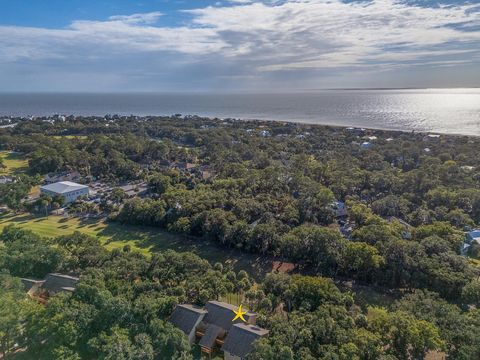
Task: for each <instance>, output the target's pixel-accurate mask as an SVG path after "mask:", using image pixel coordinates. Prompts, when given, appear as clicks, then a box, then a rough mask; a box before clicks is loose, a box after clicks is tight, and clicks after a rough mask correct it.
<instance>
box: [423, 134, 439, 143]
mask: <svg viewBox="0 0 480 360" xmlns="http://www.w3.org/2000/svg"><path fill="white" fill-rule="evenodd" d="M423 141H425V142H439V141H440V135H438V134H428V135H425V136H424V137H423Z"/></svg>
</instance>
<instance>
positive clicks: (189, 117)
mask: <svg viewBox="0 0 480 360" xmlns="http://www.w3.org/2000/svg"><path fill="white" fill-rule="evenodd" d="M55 115H59V113H52V114H49V115H28V116H18V115H3V116H0V118H21V119H22V120H30V119H29V118H31V117H34V118H36V117H38V118H48V117H53V116H55ZM61 116H67V117H68V116H75V117H86V118H89V117H98V118H104V117H105V116H106V115H105V114H104V115H92V114H89V115H85V114H83V115H82V114H69V115H65V114H62V115H61ZM111 116H120V117H129V116H135V117H139V118H140V119H141V118H149V117H159V118H171V117H174V115H172V114H170V115H165V114H163V115H161V114H160V115H152V114H148V115H143V114H142V115H139V114H133V113H129V114H127V113H115V114H111ZM195 118H199V119H203V120H209V121H235V122H240V121H241V122H265V123H281V124H299V125H302V126H318V127H332V128H337V129H347V128H355V129H365V130H370V131H385V132H394V133H408V134H412V133H414V134H423V135H428V134H437V135H443V136H455V137H462V136H465V137H474V138H480V133H479V134H464V133H456V132H446V131H441V130H426V129H425V130H423V129H420V130H417V129H397V128H389V127H375V126H373V127H372V126H362V125H355V124H337V123H334V122H332V123H329V122H326V123H318V122H315V123H314V122H309V121H307V120H301V119H300V120H279V119H272V118H266V119H262V118H243V117H219V116H212V115H199V114H185V115H184V114H182V117H180V118H179V120H183V121H189V120H192V119H193V120H194V119H195ZM140 119H137V120H140ZM4 127H13V124H12V125H8V126H4ZM479 131H480V130H479Z"/></svg>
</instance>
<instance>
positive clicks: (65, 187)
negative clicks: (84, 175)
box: [40, 181, 88, 194]
mask: <svg viewBox="0 0 480 360" xmlns="http://www.w3.org/2000/svg"><path fill="white" fill-rule="evenodd" d="M40 189H42V190H47V191H52V192H54V193H57V194H66V193H69V192H72V191H76V190H83V189H88V186H86V185H82V184H77V183H74V182H71V181H60V182H57V183H53V184H48V185H44V186H42V187H40Z"/></svg>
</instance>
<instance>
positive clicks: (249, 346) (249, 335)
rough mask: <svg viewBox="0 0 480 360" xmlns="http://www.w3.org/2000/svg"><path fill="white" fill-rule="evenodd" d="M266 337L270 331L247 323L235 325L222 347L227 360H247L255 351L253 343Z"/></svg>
mask: <svg viewBox="0 0 480 360" xmlns="http://www.w3.org/2000/svg"><path fill="white" fill-rule="evenodd" d="M266 335H268V330H265V329H262V328H260V327H258V326H255V325H249V324H245V323H243V324H235V325H233V326H232V328H231V330H230V331H229V333H228V335H227V337H226V338H225V343H224V344H223V346H222V351H223V353H224V355H225V360H241V359H245V358H246V356H247V355H248V354H249V353H250V352H251V351H252V350H253V343H254V342H255V341H256V340H258V339H260V338H261V337H263V336H266Z"/></svg>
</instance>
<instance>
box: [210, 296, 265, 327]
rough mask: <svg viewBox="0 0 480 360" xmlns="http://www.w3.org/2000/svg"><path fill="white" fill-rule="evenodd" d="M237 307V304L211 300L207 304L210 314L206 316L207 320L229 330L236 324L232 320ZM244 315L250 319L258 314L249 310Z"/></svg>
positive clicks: (238, 320)
mask: <svg viewBox="0 0 480 360" xmlns="http://www.w3.org/2000/svg"><path fill="white" fill-rule="evenodd" d="M237 308H238V307H237V306H235V305H231V304H227V303H224V302H221V301H209V302H208V303H207V305H206V309H207V311H208V314H207V315H206V316H205V322H206V323H209V324H214V325H217V326H219V327H221V328H222V329H225V330H227V331H228V330H229V329H230V328H231V327H232V325H233V324H234V323H233V322H232V319H233V318H234V316H235V314H234V313H233V312H234V311H236V310H237ZM244 316H245V319H246V320H247V321H248V320H249V318H251V317H253V316H256V314H255V313H252V312H250V311H248V312H247V313H246V314H245V315H244ZM235 322H241V320H240V319H237V320H235Z"/></svg>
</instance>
